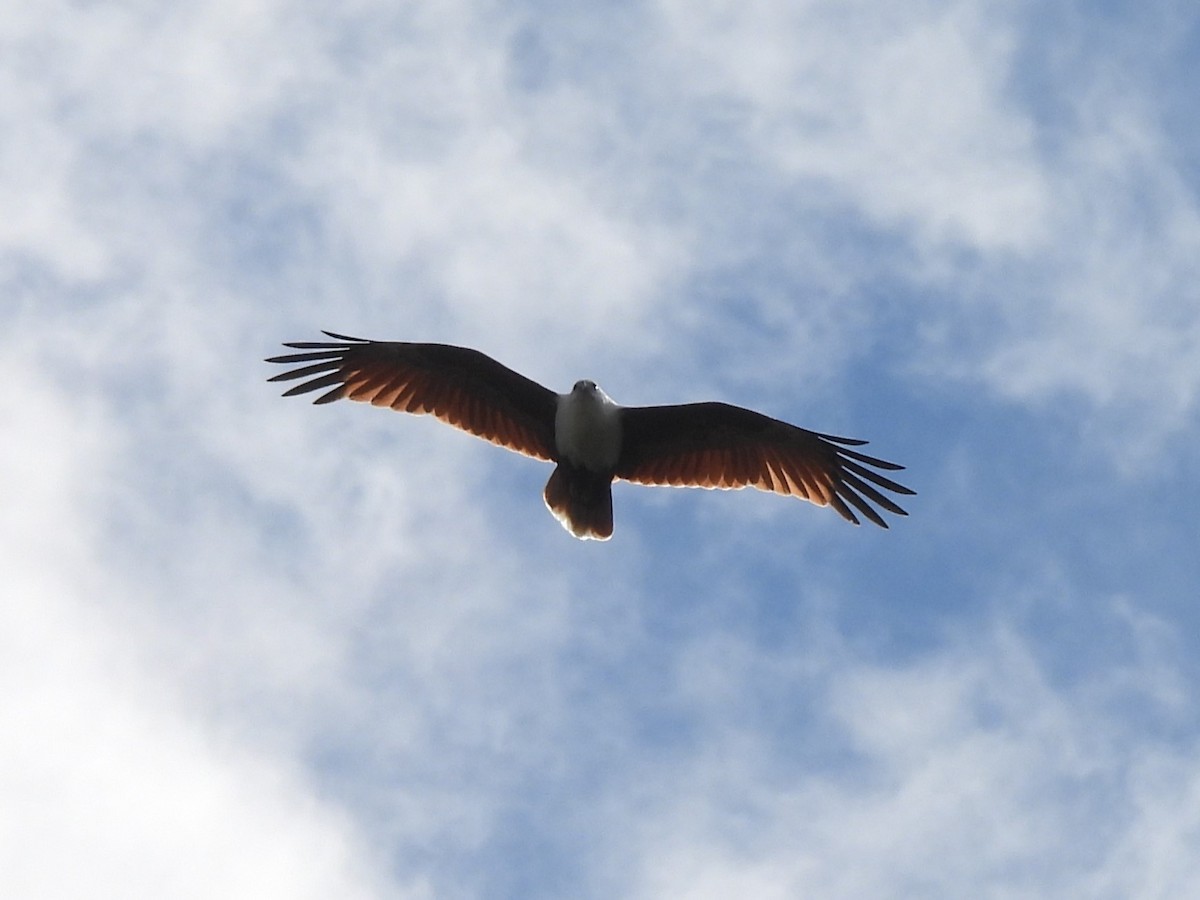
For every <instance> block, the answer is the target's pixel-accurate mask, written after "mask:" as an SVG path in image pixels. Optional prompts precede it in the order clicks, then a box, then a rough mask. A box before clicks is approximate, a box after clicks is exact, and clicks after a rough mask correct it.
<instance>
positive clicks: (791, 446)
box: [267, 331, 915, 541]
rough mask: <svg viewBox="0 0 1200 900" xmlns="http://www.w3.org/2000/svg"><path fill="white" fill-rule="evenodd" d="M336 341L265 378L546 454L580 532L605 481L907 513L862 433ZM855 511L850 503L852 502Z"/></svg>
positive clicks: (564, 517) (598, 524)
mask: <svg viewBox="0 0 1200 900" xmlns="http://www.w3.org/2000/svg"><path fill="white" fill-rule="evenodd" d="M323 333H324V334H325V335H327V336H328V337H330V338H332V339H333V340H334V341H336V343H329V342H310V341H301V342H296V343H286V344H284V346H285V347H290V348H292V349H293V350H300V351H303V352H301V353H288V354H285V355H284V356H274V357H271V358H270V359H268V360H267V362H271V363H281V364H283V365H288V366H298V368H294V369H290V370H289V371H287V372H283V373H281V374H279V375H276V376H274V377H273V378H271V379H270V380H271V381H291V380H293V379H300V378H303V379H307V380H305V381H303V382H302V383H300V384H298V385H296V386H295V387H293V388H291V389H290V390H288V391H286V392H285V393H284V395H283V396H285V397H291V396H294V395H296V394H306V393H308V392H310V391H321V390H325V389H326V388H328V389H329V390H328V391H327V392H326V393H323V394H321V395H320V396H318V397H317V399H316V400H315V401H314V402H315V403H331V402H332V401H334V400H340V399H341V398H343V397H349V398H350V399H351V400H361V401H364V402H367V403H371V404H373V405H375V406H387V407H391V408H392V409H395V410H398V411H400V412H408V413H415V414H417V415H425V414H432V415H434V416H436V417H437V418H439V419H441V420H442V421H443V422H446V423H448V424H450V425H453V426H455V427H456V428H461V429H462V430H463V431H467V432H470V433H471V434H473V435H476V436H477V437H481V438H483V439H484V440H488V441H491V442H492V443H493V444H499V445H500V446H502V447H507V448H508V449H510V450H515V451H517V452H518V453H524V454H525V455H527V456H532V457H534V458H536V459H542V460H546V461H547V462H552V463H555V464H556V465H555V468H554V472H553V473H552V474H551V475H550V480H549V481H548V482H547V483H546V489H545V491H544V492H543V494H542V497H543V499H544V500H545V501H546V506H547V507H548V508H549V510H550V512H552V513H553V514H554V516H555V517H556V518H557V519H558V520H559V521H560V522H561V523H562V524H563V527H565V528H566V529H567V530H568V531H569V532H571V534H573V535H575V536H576V537H577V538H582V539H595V540H602V541H603V540H607V539H608V538H609V537H611V536H612V531H613V514H612V482H613V480H614V479H616V478H620V479H623V480H624V481H633V482H636V483H638V484H650V485H670V486H675V487H701V488H722V489H733V488H744V487H753V488H758V489H759V490H761V491H772V492H774V493H776V494H783V495H785V496H791V497H800V498H802V499H804V500H808V501H810V502H812V503H815V504H817V505H818V506H832V507H833V508H834V509H835V510H837V511H838V513H840V514H841V516H842V518H843V519H846V520H847V521H848V522H852V523H853V524H855V525H857V524H859V522H858V517H857V516H856V515H855V514H854V510H857V511H858V512H859V513H861V514H862V515H863V516H865V517H866V518H867V519H869V520H870V521H871V522H874V523H875V524H876V525H878V526H880V527H881V528H887V527H888V526H887V523H886V522H884V520H883V517H882V516H881V515H880V514H879V512H878V511H877V510H876V509H875V508H874V507H872V506H871V504H872V503H874V504H875V505H876V506H879V507H881V508H882V509H885V510H887V511H888V512H890V513H894V514H895V515H898V516H905V515H908V513H906V512H905V511H904V510H903V509H901V508H900V507H899V506H898V505H897V504H896V503H895V502H894V501H893V500H891V499H890V498H888V497H886V496H885V495H883V494H882V493H880V492H879V490H878V489H879V488H882V489H884V490H886V491H891V492H892V493H894V494H914V493H915V491H912V490H910V489H909V488H906V487H904V486H903V485H901V484H897V483H896V482H894V481H892V480H891V479H889V478H885V477H884V476H883V475H881V474H879V472H876V471H873V470H874V469H882V470H884V471H888V472H893V471H897V470H899V469H903V468H904V467H903V466H900V465H897V464H896V463H891V462H886V461H884V460H882V459H876V458H875V457H873V456H867V455H865V454H863V453H859V452H858V451H856V450H850V449H848V448H850V447H858V446H861V445H863V444H865V443H867V442H866V441H860V440H854V439H852V438H844V437H834V436H833V435H829V434H818V433H817V432H814V431H806V430H805V429H803V428H798V427H796V426H795V425H789V424H788V423H787V422H781V421H779V420H778V419H772V418H770V417H769V416H764V415H762V414H761V413H757V412H754V411H752V410H749V409H743V408H742V407H740V406H731V405H729V404H728V403H685V404H682V405H677V406H619V405H618V404H616V403H614V402H613V401H612V400H610V399H609V397H608V395H607V394H605V393H604V391H602V390H600V388H599V387H597V386H596V383H595V382H593V381H577V382H575V387H574V388H572V389H571V391H570V393H567V394H556V393H555V392H554V391H552V390H550V389H549V388H545V387H542V385H540V384H538V383H537V382H536V381H531V380H530V379H528V378H526V377H525V376H524V375H520V374H518V373H517V372H514V371H513V370H512V369H509V368H508V367H506V366H503V365H501V364H500V363H498V362H496V360H494V359H492V358H491V357H489V356H485V355H484V354H482V353H480V352H479V351H477V350H469V349H467V348H465V347H451V346H449V345H446V344H411V343H405V342H401V341H371V340H364V339H363V338H354V337H347V336H346V335H342V334H334V333H333V332H330V331H326V332H323ZM851 507H853V509H851Z"/></svg>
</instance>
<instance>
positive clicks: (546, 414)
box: [267, 331, 557, 461]
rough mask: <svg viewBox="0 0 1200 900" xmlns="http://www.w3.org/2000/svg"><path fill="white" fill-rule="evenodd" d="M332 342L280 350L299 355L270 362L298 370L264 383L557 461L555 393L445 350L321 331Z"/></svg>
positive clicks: (476, 356) (481, 359) (481, 358)
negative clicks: (416, 419)
mask: <svg viewBox="0 0 1200 900" xmlns="http://www.w3.org/2000/svg"><path fill="white" fill-rule="evenodd" d="M324 334H326V335H328V336H329V337H331V338H333V339H334V340H335V341H337V343H329V342H309V341H301V342H296V343H289V344H284V346H285V347H291V348H292V349H293V350H300V351H304V352H301V353H288V354H285V355H284V356H273V357H271V358H270V359H268V360H267V362H271V363H281V364H283V365H289V366H292V365H294V366H299V367H298V368H295V369H291V370H289V371H287V372H282V373H280V374H279V375H276V376H275V377H273V378H271V379H269V380H270V381H292V380H295V379H300V378H303V379H306V380H305V381H303V382H301V383H300V384H298V385H296V386H295V387H293V388H291V389H290V390H288V391H286V392H285V393H284V396H285V397H291V396H295V395H296V394H306V393H309V392H310V391H319V390H325V389H326V388H328V390H327V391H326V392H325V393H323V394H321V395H320V396H319V397H317V399H316V400H315V401H313V402H314V403H331V402H333V401H334V400H340V399H342V398H343V397H346V398H349V399H350V400H360V401H362V402H364V403H371V404H373V405H375V406H386V407H389V408H391V409H395V410H398V411H400V412H408V413H415V414H417V415H424V414H429V415H433V416H436V417H437V418H439V419H441V420H442V421H443V422H446V423H447V424H450V425H453V426H454V427H456V428H461V429H462V430H463V431H467V432H470V433H471V434H474V435H476V436H478V437H481V438H483V439H484V440H488V441H491V442H492V443H493V444H499V445H500V446H502V447H507V448H509V449H510V450H515V451H517V452H518V453H524V454H526V455H527V456H533V457H536V458H538V459H545V460H551V461H553V460H555V459H556V458H557V453H556V452H555V449H554V411H555V403H556V399H555V394H554V392H553V391H551V390H549V389H548V388H545V387H542V385H540V384H538V383H537V382H536V381H532V380H530V379H528V378H526V377H525V376H524V375H521V374H519V373H517V372H514V371H513V370H512V369H509V368H507V367H506V366H503V365H501V364H500V363H498V362H496V360H494V359H492V358H491V357H490V356H485V355H484V354H482V353H480V352H479V351H477V350H468V349H466V348H464V347H451V346H449V345H446V344H408V343H402V342H399V341H368V340H363V339H362V338H354V337H347V336H346V335H342V334H334V333H333V332H330V331H326V332H324Z"/></svg>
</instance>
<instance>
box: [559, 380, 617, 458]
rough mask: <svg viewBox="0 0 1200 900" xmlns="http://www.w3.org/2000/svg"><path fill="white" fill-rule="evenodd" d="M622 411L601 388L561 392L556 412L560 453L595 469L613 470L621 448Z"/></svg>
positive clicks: (561, 455)
mask: <svg viewBox="0 0 1200 900" xmlns="http://www.w3.org/2000/svg"><path fill="white" fill-rule="evenodd" d="M620 413H621V408H620V407H619V406H617V405H616V404H615V403H613V402H612V401H611V400H609V399H608V397H606V396H605V395H604V393H603V392H602V391H601V390H600V389H599V388H595V387H593V388H592V389H591V390H579V389H576V390H574V391H572V392H571V393H569V394H563V395H560V396H559V398H558V409H557V410H556V411H555V414H554V442H555V444H556V446H557V447H558V453H559V456H560V457H564V458H565V459H567V461H569V462H570V463H572V464H573V465H576V466H582V467H583V468H586V469H591V470H592V471H593V472H600V471H604V470H606V469H607V470H611V469H612V468H613V467H614V466H616V464H617V457H618V456H619V454H620V452H621V414H620Z"/></svg>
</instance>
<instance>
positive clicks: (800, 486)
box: [616, 403, 915, 528]
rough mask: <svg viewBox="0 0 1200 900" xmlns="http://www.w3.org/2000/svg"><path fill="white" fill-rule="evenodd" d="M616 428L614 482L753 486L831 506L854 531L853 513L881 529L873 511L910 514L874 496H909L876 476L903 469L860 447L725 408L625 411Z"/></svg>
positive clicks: (707, 405)
mask: <svg viewBox="0 0 1200 900" xmlns="http://www.w3.org/2000/svg"><path fill="white" fill-rule="evenodd" d="M622 425H623V429H622V441H621V456H620V459H619V461H618V463H617V469H616V476H617V477H618V478H623V479H624V480H626V481H634V482H637V483H639V484H659V485H673V486H677V487H703V488H724V489H732V488H743V487H753V488H758V489H759V490H761V491H772V492H774V493H776V494H784V495H787V496H792V497H801V498H803V499H805V500H809V501H811V502H813V503H816V504H817V505H818V506H832V507H833V508H834V509H836V510H837V511H838V513H839V514H841V516H842V518H844V519H846V520H847V521H850V522H853V523H854V524H855V525H857V524H859V521H858V516H856V515H855V510H857V511H858V512H859V513H860V514H862V515H863V516H865V517H866V518H867V519H869V520H870V521H872V522H874V523H875V524H876V525H879V526H880V527H882V528H887V523H886V522H885V521H884V520H883V517H882V516H881V515H880V514H879V512H878V511H877V510H876V509H875V506H878V507H880V508H881V509H884V510H887V511H888V512H890V513H894V514H896V515H898V516H905V515H908V513H906V512H905V511H904V510H903V509H901V508H900V507H899V506H898V505H897V504H896V503H895V502H894V501H893V500H891V499H890V498H888V497H887V496H885V495H884V494H882V493H880V490H879V489H880V488H882V489H883V490H886V491H891V492H892V493H895V494H913V493H915V491H912V490H910V489H909V488H906V487H904V486H903V485H901V484H897V483H896V482H894V481H892V480H891V479H889V478H885V477H884V476H883V475H880V474H879V473H878V472H876V471H874V469H883V470H885V471H897V470H899V469H903V468H904V467H903V466H899V465H896V464H895V463H890V462H885V461H884V460H881V459H875V458H874V457H872V456H867V455H865V454H863V453H859V452H857V451H855V450H850V449H848V448H849V447H857V446H861V445H863V444H865V443H866V441H859V440H854V439H852V438H842V437H834V436H832V435H828V434H817V433H816V432H813V431H806V430H805V429H803V428H797V427H796V426H795V425H789V424H788V423H786V422H781V421H779V420H778V419H772V418H770V417H769V416H764V415H762V414H760V413H756V412H754V411H752V410H749V409H743V408H741V407H739V406H730V405H729V404H727V403H688V404H683V405H681V406H640V407H629V408H627V409H625V410H623V411H622ZM872 504H874V506H872ZM851 507H853V509H852V508H851Z"/></svg>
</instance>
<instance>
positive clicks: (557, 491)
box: [542, 462, 613, 541]
mask: <svg viewBox="0 0 1200 900" xmlns="http://www.w3.org/2000/svg"><path fill="white" fill-rule="evenodd" d="M542 499H543V500H545V501H546V506H547V508H549V510H550V512H552V513H554V517H555V518H556V519H558V521H560V522H561V523H562V525H563V528H565V529H567V531H569V532H571V534H573V535H575V537H577V538H580V539H581V540H585V541H586V540H597V541H607V540H608V539H609V538H610V537H612V533H613V513H612V476H611V475H605V474H600V473H596V472H589V471H588V470H587V469H583V468H578V467H576V466H572V465H571V464H569V463H566V462H560V463H559V464H558V465H557V466H556V467H555V469H554V472H553V473H552V474H551V475H550V480H549V481H547V482H546V490H545V491H543V492H542Z"/></svg>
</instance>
